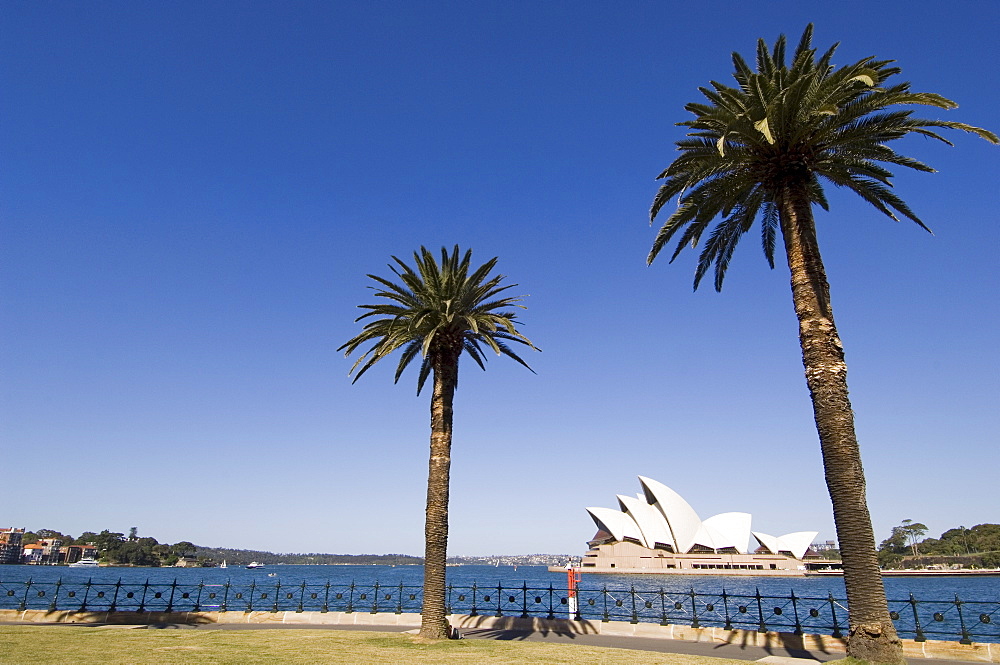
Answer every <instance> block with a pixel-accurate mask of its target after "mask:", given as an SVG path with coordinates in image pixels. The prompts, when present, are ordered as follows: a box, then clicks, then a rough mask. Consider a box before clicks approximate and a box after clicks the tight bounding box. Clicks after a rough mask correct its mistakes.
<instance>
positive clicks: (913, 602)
mask: <svg viewBox="0 0 1000 665" xmlns="http://www.w3.org/2000/svg"><path fill="white" fill-rule="evenodd" d="M910 609H911V610H913V625H914V629H915V631H916V633H917V636H916V637H915V638H913V641H914V642H926V641H927V637H926V636H925V635H924V629H923V628H921V627H920V615H918V614H917V599H916V598H914V597H913V594H912V593H911V594H910Z"/></svg>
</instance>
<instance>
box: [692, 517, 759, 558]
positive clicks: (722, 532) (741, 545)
mask: <svg viewBox="0 0 1000 665" xmlns="http://www.w3.org/2000/svg"><path fill="white" fill-rule="evenodd" d="M751 519H752V517H751V515H750V513H720V514H718V515H713V516H712V517H709V518H708V519H707V520H705V521H704V522H702V523H701V526H702V529H703V530H704V531H705V532H706V533H707V534H708V535H709V537H710V538H711V540H712V543H713V544H712V545H707V546H708V547H711V548H713V549H717V550H720V549H722V548H724V547H733V548H735V549H736V551H737V552H740V553H741V554H746V552H747V544H748V543H749V542H750V520H751ZM699 544H702V545H705V544H706V543H699Z"/></svg>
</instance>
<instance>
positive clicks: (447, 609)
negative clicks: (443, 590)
mask: <svg viewBox="0 0 1000 665" xmlns="http://www.w3.org/2000/svg"><path fill="white" fill-rule="evenodd" d="M399 589H400V591H399V594H400V596H399V597H400V599H402V597H403V595H402V594H403V591H402V589H403V583H402V582H400V583H399ZM454 592H455V585H454V584H452V583H451V582H449V583H448V597H447V599H446V602H447V604H446V605H445V608H444V613H445V614H446V615H447V616H451V615H452V614H454V612H453V611H452V604H451V594H452V593H454Z"/></svg>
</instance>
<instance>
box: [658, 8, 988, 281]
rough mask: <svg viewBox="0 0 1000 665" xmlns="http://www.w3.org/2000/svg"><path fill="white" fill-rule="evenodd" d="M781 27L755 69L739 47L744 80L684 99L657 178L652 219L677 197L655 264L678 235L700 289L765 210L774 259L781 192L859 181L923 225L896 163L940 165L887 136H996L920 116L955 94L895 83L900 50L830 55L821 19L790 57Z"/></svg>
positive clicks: (816, 194)
mask: <svg viewBox="0 0 1000 665" xmlns="http://www.w3.org/2000/svg"><path fill="white" fill-rule="evenodd" d="M786 47H787V42H786V39H785V37H784V35H781V36H779V37H778V39H777V40H775V42H774V44H773V45H772V46H769V45H768V44H767V43H766V42H765V41H764V40H763V39H761V40H758V41H757V47H756V53H755V55H756V59H755V63H754V64H755V67H754V68H751V66H750V64H748V61H747V60H746V59H745V58H744V57H743V56H741V55H740V54H739V53H733V54H732V62H733V70H734V71H733V79H734V80H735V82H736V85H735V86H730V85H725V84H724V83H720V82H718V81H711V82H710V85H709V86H706V87H702V88H699V91H700V92H701V94H702V96H703V97H704V99H703V100H702V101H700V102H696V103H690V104H687V105H685V107H684V108H685V110H687V111H688V112H689V113H690V114H691V116H690V117H689V119H688V120H686V121H683V122H679V123H677V124H678V125H679V126H682V127H686V128H688V130H689V131H688V133H687V135H686V137H685V138H683V139H681V140H679V141H677V142H676V146H677V149H678V154H677V156H676V158H675V159H674V160H673V162H671V163H670V164H669V165H668V166H667V167H666V168H665V169H663V171H662V172H661V173H660V175H659V176H658V177H657V179H658V180H661V181H662V183H661V185H660V187H659V189H658V191H657V193H656V195H655V196H654V198H653V203H652V205H651V207H650V211H649V217H650V223H651V224H652V223H653V222H654V221H656V220H657V218H658V217H659V216H661V215H662V214H663V211H664V209H665V208H666V207H667V206H668V204H669V203H670V202H672V201H674V199H675V198H676V204H675V205H674V206H672V209H671V210H670V214H669V216H668V217H667V219H666V221H665V222H663V223H662V224H661V226H660V228H659V230H658V232H657V234H656V237H655V239H654V240H653V244H652V248H651V249H650V252H649V255H648V256H647V258H646V261H647V263H652V261H653V260H654V259H655V258H656V257H657V256H659V254H660V253H661V251H662V250H663V248H664V247H665V246H666V245H667V244H669V243H671V242H675V241H676V246H675V248H674V251H673V253H672V255H671V257H670V261H671V262H672V261H674V260H675V259H676V258H677V257H678V256H679V255H680V254H681V253H682V252H683V250H684V249H685V248H687V247H696V246H698V245H699V244H700V243H701V240H702V238H703V237H704V236H705V234H706V233H708V240H707V241H706V242H705V244H704V247H702V248H701V251H700V252H699V255H698V260H697V264H696V267H695V288H697V286H698V284H699V283H700V281H701V279H702V278H703V277H704V275H705V274H707V272H708V271H709V270H710V269H712V268H713V267H714V269H715V286H716V288H717V289H721V287H722V283H723V280H724V278H725V275H726V272H727V269H728V266H729V263H730V261H731V258H732V255H733V252H734V250H735V247H736V246H737V244H738V242H739V239H740V238H741V237H742V236H743V235H744V234H745V233H746V231H747V229H748V228H749V227H750V226H752V224H753V223H754V222H755V221H756V218H758V217H759V218H760V219H761V246H762V249H763V251H764V255H765V258H766V259H767V261H768V263H769V265H771V266H772V267H773V265H774V250H775V246H776V244H777V234H778V232H779V230H780V229H781V228H782V227H781V223H780V217H781V214H782V213H781V208H780V207H779V206H778V205H777V203H776V202H777V201H783V200H790V199H794V198H799V200H801V201H803V202H804V203H808V204H812V205H817V206H819V207H822V208H824V209H829V201H828V200H827V196H826V193H825V190H824V184H825V185H829V184H833V185H834V186H836V187H841V188H846V189H849V190H851V191H853V192H854V193H855V194H857V195H858V196H860V197H861V198H862V199H864V200H865V201H867V202H868V203H870V204H871V205H872V206H874V207H875V208H876V209H877V210H878V211H879V212H881V213H883V214H885V215H887V216H889V217H890V218H892V219H899V218H900V217H906V218H908V219H910V220H912V221H913V222H915V223H917V224H918V225H920V226H921V227H923V228H925V229H926V228H927V227H926V225H925V224H924V223H923V221H921V220H920V219H919V217H917V215H916V214H915V213H914V211H913V210H911V209H910V208H909V206H908V205H907V204H906V202H905V201H903V200H902V199H901V198H900V197H899V196H898V195H897V194H896V193H895V192H893V191H892V179H893V172H892V170H890V168H889V167H891V166H900V167H905V168H908V169H913V170H916V171H922V172H933V170H934V169H933V168H931V167H930V166H928V165H927V164H924V163H923V162H921V161H918V160H916V159H913V158H912V157H908V156H905V155H902V154H899V153H898V152H896V151H895V150H893V149H892V148H891V147H889V145H888V144H890V143H892V142H893V141H896V140H898V139H901V138H903V137H905V136H908V135H917V136H925V137H928V138H933V139H935V140H938V141H943V142H945V143H948V144H950V142H949V141H948V139H947V138H945V137H944V136H943V135H942V134H941V133H939V130H942V129H947V130H957V131H962V132H967V133H971V134H973V135H976V136H978V137H980V138H982V139H984V140H986V141H989V142H990V143H1000V138H998V136H997V134H996V133H994V132H992V131H990V130H987V129H983V128H981V127H976V126H973V125H968V124H965V123H961V122H954V121H947V120H938V119H925V118H919V117H915V116H914V107H920V106H927V107H933V108H937V109H945V110H950V109H954V108H956V107H957V104H956V103H955V102H954V101H952V100H950V99H947V98H945V97H943V96H941V95H938V94H935V93H927V92H915V91H913V90H911V88H910V84H909V83H908V82H893V80H894V79H893V77H895V76H897V75H899V74H900V73H901V70H900V69H899V67H898V66H896V65H895V63H894V62H893V61H892V60H882V59H878V58H875V57H873V56H869V57H866V58H862V59H860V60H858V61H856V62H853V63H849V64H846V65H843V66H835V65H833V64H832V63H833V57H834V53H835V52H836V50H837V45H836V44H834V45H833V46H831V47H830V48H828V49H826V50H824V51H819V50H817V49H816V48H814V46H813V26H812V25H811V24H810V25H808V26H806V29H805V30H804V31H803V33H802V37H801V38H800V39H799V42H798V44H797V46H796V47H795V49H794V51H793V52H792V54H791V58H790V62H786V60H787V58H786Z"/></svg>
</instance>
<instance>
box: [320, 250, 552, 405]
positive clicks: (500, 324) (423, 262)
mask: <svg viewBox="0 0 1000 665" xmlns="http://www.w3.org/2000/svg"><path fill="white" fill-rule="evenodd" d="M392 260H393V261H395V265H393V264H390V265H389V269H390V270H391V271H392V272H393V273H394V274H395V275H396V277H398V278H399V283H397V282H393V281H391V280H388V279H384V278H382V277H378V276H377V275H368V277H369V278H371V279H372V280H374V281H375V282H377V283H378V284H379V285H380V286H373V287H371V288H372V289H374V290H375V295H376V296H377V297H379V298H384V299H385V300H386V301H388V302H379V303H378V304H374V305H359V306H358V307H360V308H361V309H364V310H368V311H367V313H365V314H362V315H361V316H359V317H358V318H357V319H356V321H363V320H365V319H368V318H370V317H374V318H373V320H371V321H369V322H368V323H366V324H365V327H364V330H362V332H361V333H359V334H358V335H357V336H355V337H353V338H352V339H350V340H349V341H348V342H346V343H345V344H344V345H342V346H341V347H340V348H339V349H338V351H344V353H345V355H347V356H350V355H351V354H353V353H355V352H356V351H357V350H358V349H359V348H360V347H361V346H362V345H364V344H367V343H369V342H371V343H372V345H371V346H370V347H369V348H368V350H367V351H365V352H364V353H362V354H361V355H360V356H359V357H358V359H357V361H356V362H355V363H354V366H353V367H352V368H351V373H352V374H354V380H355V381H357V380H358V379H359V378H361V376H362V375H363V374H364V373H365V372H367V371H368V370H369V369H370V368H371V367H372V366H374V365H375V363H377V362H378V361H379V360H382V359H383V358H385V357H386V356H388V355H389V354H391V353H392V352H393V351H396V350H397V349H402V353H401V354H400V357H399V363H398V365H397V367H396V376H395V381H399V377H400V376H401V375H402V373H403V370H405V369H406V367H407V366H408V365H409V364H410V362H411V361H412V360H413V359H414V358H416V357H417V355H418V354H419V355H420V356H421V357H422V362H421V365H420V373H419V375H418V377H417V393H418V394H419V393H420V390H421V389H422V388H423V386H424V382H425V381H426V380H427V377H428V376H429V375H430V373H431V370H432V369H433V366H434V362H435V361H436V360H440V359H442V358H444V357H445V356H448V357H450V358H454V359H455V362H457V358H458V357H459V356H460V355H461V354H462V353H467V354H468V355H469V356H470V357H471V358H472V359H473V360H474V361H475V362H476V364H477V365H479V367H480V368H481V369H484V370H485V369H486V366H485V361H486V356H485V355H484V353H483V347H484V346H486V347H489V348H490V349H492V350H493V351H494V352H495V353H496V354H497V355H505V356H507V357H509V358H511V359H513V360H515V361H517V362H518V363H520V364H521V365H524V366H525V367H527V368H528V369H529V370H530V369H531V368H530V367H528V364H527V363H526V362H524V360H522V359H521V358H520V357H519V356H518V355H517V354H516V353H515V352H514V351H513V350H512V349H511V348H510V347H509V346H508V345H507V343H508V342H517V343H518V344H524V345H526V346H528V347H530V348H532V349H535V346H534V345H533V344H532V343H531V341H530V340H529V339H528V338H527V337H525V336H524V335H522V334H521V333H520V332H518V331H517V329H516V328H515V324H517V323H520V322H518V321H516V318H517V315H516V314H515V313H514V312H513V311H512V310H509V309H506V308H509V307H517V308H521V309H524V306H523V305H519V304H518V303H519V302H520V301H521V300H523V297H522V296H506V295H502V294H503V292H505V291H506V290H507V289H510V288H512V287H514V286H516V284H508V285H504V286H501V282H502V281H503V279H504V276H503V275H494V276H492V277H491V276H490V273H491V272H492V271H493V268H494V267H495V266H496V262H497V259H496V258H493V259H490V260H489V261H487V262H486V263H484V264H483V265H481V266H480V267H478V268H476V269H475V270H473V269H472V251H471V250H468V251H466V252H465V254H464V255H460V252H459V248H458V245H455V247H454V249H453V250H452V252H451V254H449V253H448V251H447V249H445V248H442V249H441V263H440V265H438V262H437V261H436V260H435V258H434V255H433V254H432V253H431V252H430V251H428V250H427V249H426V248H425V247H421V248H420V251H419V252H414V253H413V260H414V265H415V266H416V268H415V269H414V268H411V267H410V266H408V265H407V264H405V263H403V262H402V261H401V260H400V259H398V258H396V257H395V256H393V257H392ZM536 350H537V349H536Z"/></svg>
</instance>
